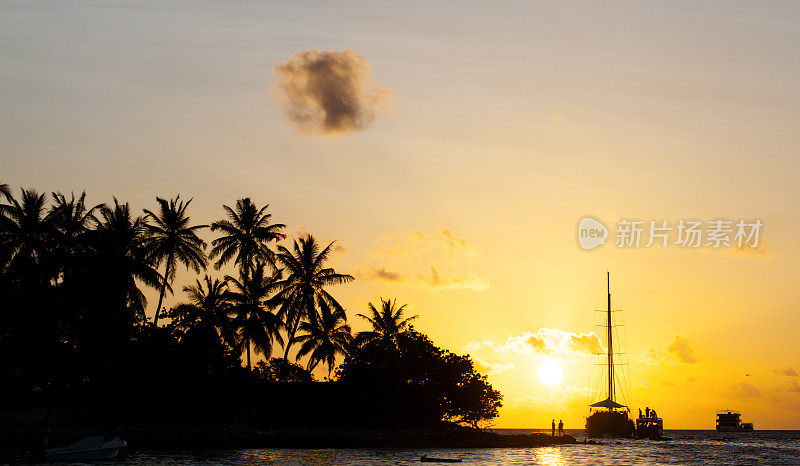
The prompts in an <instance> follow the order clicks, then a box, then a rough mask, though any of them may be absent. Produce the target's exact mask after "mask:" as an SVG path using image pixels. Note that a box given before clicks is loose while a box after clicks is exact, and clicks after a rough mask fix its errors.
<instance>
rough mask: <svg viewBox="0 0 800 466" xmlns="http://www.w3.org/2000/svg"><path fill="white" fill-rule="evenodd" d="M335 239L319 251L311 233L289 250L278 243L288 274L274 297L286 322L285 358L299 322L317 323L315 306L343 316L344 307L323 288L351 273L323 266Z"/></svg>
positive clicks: (342, 279)
mask: <svg viewBox="0 0 800 466" xmlns="http://www.w3.org/2000/svg"><path fill="white" fill-rule="evenodd" d="M334 243H335V241H333V242H331V243H330V244H328V245H327V246H326V247H325V248H324V249H322V250H321V251H320V248H319V243H317V240H316V239H315V238H314V237H313V236H312V235H310V234H309V235H306V236H305V237H303V238H300V239H299V240H295V241H294V246H293V248H292V250H291V251H290V250H289V249H287V248H285V247H283V246H278V261H279V262H280V263H281V264H282V265H284V266H285V268H286V269H285V270H286V271H287V272H288V275H287V277H286V278H285V279H284V280H281V281H280V282H279V283H278V286H279V287H280V290H281V291H280V293H278V294H277V295H276V296H275V300H276V301H277V302H279V303H280V304H281V307H280V310H279V311H278V315H279V316H280V317H281V318H282V320H283V322H284V323H285V324H286V328H287V331H288V337H289V338H288V340H287V342H286V347H285V352H284V355H283V358H284V359H288V357H289V349H290V348H291V346H292V344H293V343H294V341H295V334H296V333H297V329H298V327H299V326H300V322H302V321H306V322H310V323H311V324H316V320H317V309H321V308H322V306H328V307H329V308H330V309H331V311H332V312H333V313H335V314H336V315H342V316H345V312H344V308H342V306H341V305H340V304H339V303H338V302H337V301H336V299H334V297H333V296H331V295H330V293H328V292H327V291H326V290H325V287H326V286H330V285H338V284H342V283H348V282H350V281H352V280H354V278H353V276H351V275H346V274H341V273H336V271H334V270H333V269H332V268H329V267H325V261H326V260H327V259H328V256H330V253H331V250H332V248H333V245H334Z"/></svg>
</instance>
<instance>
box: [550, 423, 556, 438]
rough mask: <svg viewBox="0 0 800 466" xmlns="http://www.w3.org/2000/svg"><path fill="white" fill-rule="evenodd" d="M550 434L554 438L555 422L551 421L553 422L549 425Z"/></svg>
mask: <svg viewBox="0 0 800 466" xmlns="http://www.w3.org/2000/svg"><path fill="white" fill-rule="evenodd" d="M550 434H551V435H552V436H553V437H555V436H556V420H555V419H553V422H552V423H551V424H550Z"/></svg>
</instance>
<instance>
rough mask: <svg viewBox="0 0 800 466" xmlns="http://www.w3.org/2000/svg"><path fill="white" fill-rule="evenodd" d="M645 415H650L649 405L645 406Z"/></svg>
mask: <svg viewBox="0 0 800 466" xmlns="http://www.w3.org/2000/svg"><path fill="white" fill-rule="evenodd" d="M644 417H650V408H649V407H647V406H645V407H644Z"/></svg>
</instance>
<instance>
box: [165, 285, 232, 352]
mask: <svg viewBox="0 0 800 466" xmlns="http://www.w3.org/2000/svg"><path fill="white" fill-rule="evenodd" d="M183 291H184V292H186V294H187V295H188V299H187V301H185V302H182V303H180V304H178V305H177V306H176V307H175V317H174V319H173V321H174V322H175V323H176V325H177V326H178V327H183V328H185V329H186V328H192V327H195V326H201V327H208V328H213V329H215V330H216V332H217V335H218V336H219V337H220V339H221V340H222V341H223V342H224V343H226V344H227V345H229V346H231V347H234V346H236V343H235V342H236V338H235V331H234V330H233V328H232V326H231V321H230V319H229V314H230V312H231V302H230V300H229V294H228V284H227V283H226V282H225V281H223V280H220V279H217V278H215V279H212V278H211V277H209V276H208V275H206V276H205V277H203V281H202V282H201V281H200V280H195V284H194V285H188V286H185V287H183Z"/></svg>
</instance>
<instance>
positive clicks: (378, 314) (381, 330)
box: [355, 298, 417, 348]
mask: <svg viewBox="0 0 800 466" xmlns="http://www.w3.org/2000/svg"><path fill="white" fill-rule="evenodd" d="M405 310H406V305H405V304H403V305H402V306H400V307H397V299H395V300H391V299H383V298H381V309H380V310H378V309H377V308H376V307H375V305H374V304H372V303H369V311H370V315H368V316H367V315H364V314H357V315H358V317H361V318H362V319H366V320H367V321H368V322H369V324H370V326H372V330H366V331H363V332H359V333H358V335H357V336H356V340H355V341H356V343H357V344H358V345H367V344H372V343H379V344H381V345H382V346H383V347H384V348H396V347H397V337H398V335H400V334H401V333H403V332H405V331H406V330H408V328H409V324H410V323H411V321H412V320H414V319H416V318H417V316H416V315H413V316H411V317H405V315H404V313H405Z"/></svg>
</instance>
